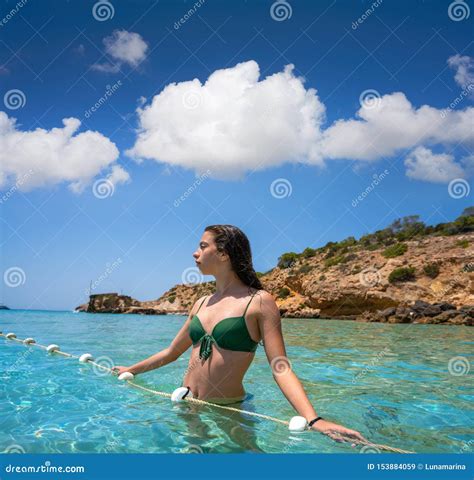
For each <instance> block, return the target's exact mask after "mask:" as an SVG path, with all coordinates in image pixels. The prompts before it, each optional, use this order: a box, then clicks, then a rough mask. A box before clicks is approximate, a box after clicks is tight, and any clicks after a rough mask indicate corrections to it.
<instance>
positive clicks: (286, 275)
mask: <svg viewBox="0 0 474 480" xmlns="http://www.w3.org/2000/svg"><path fill="white" fill-rule="evenodd" d="M457 232H461V233H457ZM473 245H474V207H469V208H468V209H465V212H464V213H463V214H462V215H461V216H460V217H459V218H458V219H456V220H455V221H453V222H450V223H446V224H439V225H437V226H426V225H424V224H423V223H422V222H420V221H419V219H418V217H416V216H411V217H404V218H403V219H400V220H397V221H395V222H394V223H393V224H392V225H390V226H389V227H387V228H385V229H383V230H379V231H377V232H374V233H372V234H367V235H364V236H363V237H361V238H360V239H359V240H356V239H355V238H354V237H348V238H346V239H345V240H342V241H340V242H328V243H327V244H326V245H325V246H323V247H320V248H317V249H313V248H309V247H308V248H306V249H305V250H304V251H303V252H301V253H295V252H287V253H284V254H282V255H281V256H280V258H279V259H278V264H277V266H275V267H274V268H272V269H271V270H269V271H268V272H265V273H257V275H258V277H259V279H260V281H261V283H262V285H263V287H264V289H265V290H266V291H267V292H269V293H270V294H272V295H273V297H274V298H275V301H276V303H277V305H278V308H279V310H280V314H281V316H282V317H283V318H321V319H339V320H354V321H358V322H381V323H417V324H426V323H431V324H440V325H466V326H472V320H473V317H474V249H473V248H472V246H473ZM196 275H199V272H198V271H197V270H196ZM214 290H215V282H202V283H197V284H194V285H186V284H184V285H183V284H179V285H175V286H174V287H172V288H171V289H169V290H168V291H166V292H164V293H163V294H162V295H161V296H160V297H159V298H157V299H156V300H150V301H143V302H142V301H139V300H136V299H134V298H132V297H130V296H127V295H118V294H117V293H103V294H94V295H90V298H89V301H88V303H86V304H84V305H80V306H79V307H77V309H76V310H78V311H83V312H89V313H135V314H142V315H166V314H176V315H188V313H189V311H190V310H191V308H192V306H193V304H194V302H196V301H197V300H198V299H199V298H201V297H202V296H204V295H209V294H212V293H213V292H214Z"/></svg>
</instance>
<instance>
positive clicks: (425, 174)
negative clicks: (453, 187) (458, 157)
mask: <svg viewBox="0 0 474 480" xmlns="http://www.w3.org/2000/svg"><path fill="white" fill-rule="evenodd" d="M405 166H406V167H407V171H406V175H407V177H410V178H414V179H416V180H423V181H425V182H433V183H449V182H450V181H451V180H453V179H454V178H463V177H464V176H465V171H464V169H463V168H462V166H461V165H459V164H458V163H456V162H455V161H454V157H453V156H452V155H448V154H446V153H440V154H435V153H433V152H432V151H431V150H430V149H428V148H425V147H422V146H420V147H417V148H415V149H414V150H413V151H412V152H410V154H409V155H408V156H407V158H406V159H405Z"/></svg>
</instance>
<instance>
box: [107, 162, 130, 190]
mask: <svg viewBox="0 0 474 480" xmlns="http://www.w3.org/2000/svg"><path fill="white" fill-rule="evenodd" d="M107 180H108V181H109V182H110V183H112V184H113V185H114V186H116V185H119V184H120V183H127V182H129V181H130V175H129V174H128V172H127V171H126V170H124V169H123V168H122V167H121V166H120V165H114V166H113V167H112V171H111V172H110V174H109V175H108V176H107Z"/></svg>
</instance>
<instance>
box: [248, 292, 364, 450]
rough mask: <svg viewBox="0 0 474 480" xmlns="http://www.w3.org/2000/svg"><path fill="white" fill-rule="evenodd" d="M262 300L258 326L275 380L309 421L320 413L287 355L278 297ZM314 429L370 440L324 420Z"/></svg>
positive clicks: (330, 433) (291, 402)
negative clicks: (277, 301) (276, 299)
mask: <svg viewBox="0 0 474 480" xmlns="http://www.w3.org/2000/svg"><path fill="white" fill-rule="evenodd" d="M261 299H262V301H261V302H260V308H259V313H258V317H257V318H258V325H259V328H260V333H261V335H262V339H263V342H264V346H265V353H266V355H267V359H268V362H269V363H270V366H271V368H272V373H273V378H274V379H275V381H276V383H277V384H278V386H279V387H280V390H281V391H282V393H283V395H285V397H286V398H287V399H288V401H289V402H290V404H291V405H292V406H293V408H294V409H295V410H296V411H297V412H298V414H299V415H301V416H302V417H304V418H306V420H307V421H308V422H309V421H310V420H313V419H314V418H316V417H317V416H318V414H317V413H316V411H315V409H314V407H313V406H312V405H311V402H310V401H309V399H308V396H307V395H306V392H305V390H304V388H303V385H302V384H301V382H300V380H299V379H298V377H297V376H296V374H295V373H294V372H293V370H292V367H291V362H290V360H289V359H288V357H287V355H286V349H285V343H284V341H283V335H282V329H281V317H280V311H279V310H278V306H277V304H276V303H275V300H274V298H273V297H272V296H271V295H270V294H269V293H268V292H262V295H261ZM312 428H313V429H314V430H317V431H320V432H323V433H326V434H327V435H329V436H330V437H332V438H334V439H337V440H339V439H340V435H341V434H342V435H346V436H349V437H352V438H357V439H360V440H364V441H366V440H365V438H364V437H362V435H361V434H360V433H359V432H357V431H355V430H350V429H348V428H345V427H343V426H341V425H337V424H335V423H332V422H329V421H327V420H323V419H322V420H318V421H317V422H316V423H314V424H313V426H312Z"/></svg>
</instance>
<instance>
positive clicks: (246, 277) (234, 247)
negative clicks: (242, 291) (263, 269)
mask: <svg viewBox="0 0 474 480" xmlns="http://www.w3.org/2000/svg"><path fill="white" fill-rule="evenodd" d="M204 231H205V232H211V233H212V234H213V235H214V242H215V244H216V246H217V251H218V252H223V253H227V255H229V258H230V263H231V265H232V270H234V272H235V273H236V274H237V276H238V277H239V278H240V280H242V282H243V283H244V284H245V285H247V286H248V287H252V288H256V289H257V290H263V286H262V284H261V283H260V280H259V279H258V277H257V274H256V272H255V270H254V268H253V265H252V251H251V249H250V242H249V239H248V238H247V236H246V235H245V233H244V232H242V230H240V228H238V227H235V226H234V225H208V226H207V227H206V228H205V229H204Z"/></svg>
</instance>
